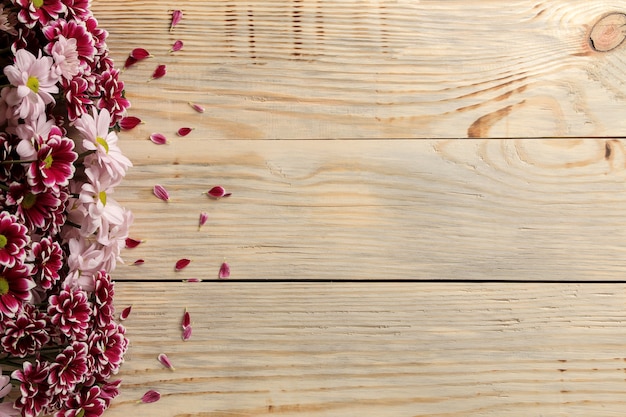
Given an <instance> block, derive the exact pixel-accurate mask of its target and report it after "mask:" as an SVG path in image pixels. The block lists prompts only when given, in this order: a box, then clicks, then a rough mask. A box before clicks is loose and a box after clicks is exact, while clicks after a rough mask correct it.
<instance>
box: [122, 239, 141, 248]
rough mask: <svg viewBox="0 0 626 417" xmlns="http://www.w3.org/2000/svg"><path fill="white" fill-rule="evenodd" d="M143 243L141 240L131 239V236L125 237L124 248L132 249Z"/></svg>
mask: <svg viewBox="0 0 626 417" xmlns="http://www.w3.org/2000/svg"><path fill="white" fill-rule="evenodd" d="M141 243H143V240H137V239H133V238H131V237H127V238H126V248H128V249H133V248H136V247H137V246H139V245H140V244H141Z"/></svg>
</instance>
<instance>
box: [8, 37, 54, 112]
mask: <svg viewBox="0 0 626 417" xmlns="http://www.w3.org/2000/svg"><path fill="white" fill-rule="evenodd" d="M53 64H54V60H53V59H52V58H51V57H49V56H41V55H40V56H39V57H36V56H35V55H33V54H31V53H30V52H28V51H27V50H26V49H19V50H18V51H16V53H15V64H14V65H8V66H6V67H5V68H4V74H5V75H6V76H7V78H8V80H9V83H10V84H11V87H5V88H4V89H3V94H2V97H3V98H4V100H6V103H7V105H8V106H9V110H8V111H10V112H11V115H10V116H9V118H11V117H15V116H17V117H19V118H20V119H30V118H32V117H35V116H38V115H39V114H40V113H43V112H44V111H45V106H46V105H47V104H50V103H54V102H55V101H54V97H53V96H52V95H53V94H56V93H58V92H59V88H58V87H57V85H56V83H57V81H58V80H59V78H58V75H57V73H56V72H54V71H52V65H53ZM7 89H8V90H7Z"/></svg>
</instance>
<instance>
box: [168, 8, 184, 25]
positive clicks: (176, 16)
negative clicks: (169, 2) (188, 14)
mask: <svg viewBox="0 0 626 417" xmlns="http://www.w3.org/2000/svg"><path fill="white" fill-rule="evenodd" d="M182 18H183V12H182V10H174V11H173V12H172V22H171V23H170V30H172V29H174V26H176V25H177V24H178V23H179V22H180V20H181V19H182Z"/></svg>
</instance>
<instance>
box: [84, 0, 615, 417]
mask: <svg viewBox="0 0 626 417" xmlns="http://www.w3.org/2000/svg"><path fill="white" fill-rule="evenodd" d="M92 6H93V10H94V12H95V13H96V15H97V17H98V19H99V21H100V23H101V25H102V26H103V27H105V28H106V29H107V30H108V31H109V32H110V37H109V41H108V43H109V47H110V49H111V53H112V55H113V57H114V58H115V59H116V61H117V62H118V63H119V64H122V63H123V62H124V60H125V58H126V56H127V55H128V53H129V52H130V50H131V49H132V48H134V47H144V48H147V49H149V50H150V51H151V52H152V54H153V55H154V58H151V59H149V60H146V61H144V62H141V63H139V64H138V65H136V66H135V67H133V68H130V69H128V70H127V71H125V72H124V74H123V79H124V81H125V82H126V89H127V96H128V97H129V99H130V100H131V101H132V103H133V108H132V109H131V114H133V115H135V116H138V117H140V118H142V119H143V120H144V121H145V124H144V125H142V126H140V127H138V128H136V129H135V130H133V131H130V132H123V133H122V134H121V135H120V136H121V138H122V141H121V145H122V147H123V149H124V151H125V152H126V153H127V154H128V156H129V157H130V158H131V159H132V160H133V162H134V164H135V167H134V168H133V169H132V170H131V172H130V173H129V175H128V178H127V180H126V181H125V182H124V183H123V185H122V186H121V187H119V189H117V190H116V197H117V198H118V199H119V201H121V202H122V203H124V204H125V205H126V206H128V207H129V208H130V209H132V210H133V211H134V212H135V215H136V220H135V226H134V228H133V236H134V237H136V238H140V239H145V240H146V241H145V242H144V243H143V244H142V245H141V246H139V247H138V248H136V249H133V250H127V251H125V252H124V258H125V259H126V261H127V265H123V266H121V267H119V269H118V270H117V271H116V274H115V275H116V278H117V280H118V287H117V296H116V297H117V298H116V299H117V304H118V306H119V307H120V308H121V307H123V306H126V305H129V304H132V305H133V314H132V316H131V318H130V319H129V320H128V321H127V322H126V324H127V326H128V329H129V331H128V335H129V337H130V338H131V343H132V346H131V350H130V352H129V356H128V360H127V363H126V364H125V365H124V367H123V368H122V373H121V375H120V376H121V377H122V379H123V380H124V388H123V391H122V396H121V397H120V398H119V400H118V401H116V402H115V404H114V407H113V408H112V409H111V410H110V411H109V412H108V413H107V416H109V417H115V416H127V415H133V414H134V415H151V416H157V417H159V416H179V417H183V416H193V417H209V416H211V417H218V416H220V417H228V416H237V417H243V416H246V417H247V416H257V415H269V414H280V415H285V416H296V415H297V416H355V415H358V416H377V417H379V416H390V417H391V416H393V417H396V416H448V417H453V416H454V417H456V416H494V417H495V416H524V417H527V416H585V417H588V416H602V417H604V416H612V415H615V416H621V415H623V410H624V409H625V407H624V406H625V405H626V404H624V402H625V400H624V392H625V391H626V386H625V385H624V384H625V381H626V379H625V377H624V375H626V374H625V373H624V372H625V363H626V362H625V361H624V354H623V346H624V332H625V331H624V320H625V317H626V313H625V312H624V307H625V305H624V301H625V300H624V294H625V293H624V290H625V289H626V288H625V286H624V284H623V281H624V272H625V271H624V242H626V236H625V233H626V232H625V231H624V230H625V228H624V220H623V219H624V218H625V215H626V212H625V207H626V206H625V203H626V202H625V201H624V200H625V199H626V197H625V195H626V194H625V193H624V184H625V182H624V179H625V178H624V176H625V172H624V167H625V164H626V156H625V155H626V152H625V148H624V145H625V142H624V140H622V139H620V138H619V137H620V136H621V135H623V132H624V131H625V130H626V129H624V128H626V118H625V117H624V108H626V106H625V105H626V94H625V93H626V71H624V67H625V66H624V64H626V47H624V45H623V44H622V43H621V41H620V39H621V38H620V37H621V36H623V30H622V29H621V27H619V26H618V24H619V22H621V21H622V20H623V19H624V18H623V16H622V15H620V13H623V12H626V5H625V4H624V2H622V1H599V0H598V1H575V2H574V1H565V0H556V1H550V2H543V1H530V0H520V1H506V2H504V1H495V0H494V1H491V0H481V1H461V0H449V1H435V0H421V1H418V0H395V1H392V0H389V1H364V0H363V1H359V0H345V1H330V0H293V1H287V0H282V1H245V2H244V1H222V0H220V1H217V0H215V1H178V2H175V3H172V2H167V1H164V0H155V1H150V2H147V1H122V0H115V1H111V0H108V1H103V0H95V1H94V2H93V5H92ZM174 7H176V8H180V9H182V10H183V11H184V18H183V21H182V22H181V24H180V25H179V26H178V27H176V28H175V29H174V30H173V31H171V32H170V31H168V27H169V19H170V14H169V11H170V10H171V9H172V8H174ZM610 13H616V15H611V16H609V17H606V16H607V15H608V14H610ZM598 22H600V23H598ZM611 22H614V23H615V22H617V23H615V26H610V25H609V24H610V23H611ZM590 36H593V37H594V43H593V45H592V43H591V42H590V40H589V37H590ZM176 39H181V40H183V41H184V43H185V47H184V49H183V50H182V51H179V52H176V53H172V54H170V53H168V50H169V48H170V47H171V45H172V43H173V42H174V41H175V40H176ZM592 46H597V48H598V49H602V50H606V51H607V52H598V51H594V50H593V48H592ZM157 64H167V66H168V74H167V75H166V76H165V77H164V78H162V79H159V80H155V81H152V82H147V80H148V78H149V77H150V75H151V73H152V71H153V69H154V68H155V67H156V65H157ZM188 101H194V102H198V103H201V104H203V105H204V106H205V107H206V108H207V111H206V112H205V113H203V114H198V113H195V112H194V111H193V110H192V109H191V108H190V107H189V106H188V105H187V102H188ZM183 126H189V127H193V128H195V130H194V131H193V132H192V133H191V134H190V135H189V136H187V137H184V138H180V137H176V135H175V132H176V130H177V129H178V128H180V127H183ZM153 132H161V133H163V134H165V135H167V136H168V138H169V139H170V144H169V145H165V146H160V147H159V146H156V145H153V144H151V143H150V142H149V141H147V137H148V135H149V134H150V133H153ZM467 137H470V138H475V139H459V138H467ZM486 138H496V139H486ZM555 138H561V139H555ZM275 139H283V140H275ZM329 139H340V140H329ZM157 183H159V184H162V185H164V186H166V187H167V188H168V190H169V191H170V193H171V194H172V200H171V201H170V202H169V203H164V202H162V201H159V200H157V199H156V198H155V197H153V196H152V194H151V189H152V187H153V186H154V185H155V184H157ZM217 184H219V185H223V186H225V187H226V188H227V189H228V191H232V192H233V195H232V197H230V198H228V199H223V200H220V201H211V200H209V199H207V197H206V196H203V195H202V194H201V193H202V192H204V191H206V190H208V188H210V187H211V186H213V185H217ZM200 211H207V212H208V213H209V221H208V223H207V225H206V226H205V227H204V228H203V229H202V230H201V231H198V230H197V219H198V215H199V213H200ZM182 257H187V258H190V259H192V262H191V264H190V266H189V267H187V268H186V269H185V270H184V271H182V272H178V273H175V272H174V270H173V268H174V263H175V261H176V260H177V259H179V258H182ZM138 258H142V259H144V260H145V264H144V265H142V266H140V267H137V266H131V265H129V264H128V263H132V261H134V260H135V259H138ZM224 259H226V260H227V261H228V262H229V263H230V264H231V266H232V271H233V274H232V277H231V279H230V280H229V281H228V282H219V281H217V279H216V276H217V271H218V268H219V265H220V263H221V262H222V261H223V260H224ZM188 278H201V279H203V280H204V281H205V282H202V283H179V282H178V283H177V282H174V281H176V280H183V279H188ZM373 279H377V280H388V281H387V282H377V283H373V282H368V281H371V280H373ZM406 279H408V280H415V282H405V283H398V282H393V281H397V280H406ZM155 280H164V281H170V282H161V283H157V282H154V281H155ZM237 280H252V281H256V280H268V281H270V282H232V281H237ZM277 280H280V281H292V280H305V282H300V283H294V282H276V281H277ZM306 280H309V281H306ZM311 280H319V281H331V280H332V281H342V280H359V282H343V283H342V282H335V283H329V282H310V281H311ZM428 280H430V281H432V280H448V282H439V283H433V282H426V281H428ZM459 280H461V281H465V280H466V282H464V283H459V282H458V281H459ZM477 280H501V281H502V282H500V283H484V282H483V283H481V282H477ZM128 281H135V282H128ZM142 281H143V282H142ZM206 281H209V282H206ZM271 281H274V282H271ZM454 281H457V282H454ZM507 281H510V282H507ZM539 281H552V282H550V283H546V282H543V283H540V282H539ZM566 281H567V282H566ZM571 281H573V282H571ZM611 281H613V283H612V284H610V283H609V282H611ZM568 282H569V283H568ZM583 282H586V283H583ZM185 307H187V308H189V310H190V312H191V314H192V319H193V321H194V335H193V338H192V340H191V341H189V342H186V343H183V342H182V341H181V340H180V330H179V326H180V319H181V315H182V312H183V309H184V308H185ZM160 352H166V353H168V354H169V355H170V357H171V358H172V360H173V361H174V362H175V364H176V365H177V370H176V371H175V372H171V371H168V370H165V369H162V368H161V367H160V365H159V363H158V362H157V361H156V355H157V354H158V353H160ZM148 389H158V390H160V391H161V392H162V393H163V394H164V397H163V399H162V400H161V401H160V402H159V403H157V404H152V405H138V404H136V402H135V401H136V400H137V399H138V398H140V396H141V395H142V394H143V393H144V392H145V391H147V390H148Z"/></svg>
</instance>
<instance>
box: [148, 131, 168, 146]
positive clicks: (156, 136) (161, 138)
mask: <svg viewBox="0 0 626 417" xmlns="http://www.w3.org/2000/svg"><path fill="white" fill-rule="evenodd" d="M150 141H152V143H154V144H157V145H165V144H166V143H167V138H166V137H165V135H164V134H162V133H153V134H151V135H150Z"/></svg>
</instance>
